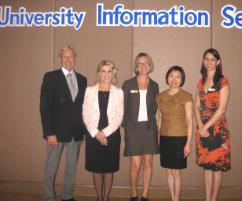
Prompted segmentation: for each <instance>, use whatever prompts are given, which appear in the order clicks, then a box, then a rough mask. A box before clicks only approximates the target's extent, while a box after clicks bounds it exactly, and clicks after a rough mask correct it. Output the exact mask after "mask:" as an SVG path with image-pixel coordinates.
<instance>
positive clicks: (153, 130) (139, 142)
mask: <svg viewBox="0 0 242 201" xmlns="http://www.w3.org/2000/svg"><path fill="white" fill-rule="evenodd" d="M124 131H125V135H124V136H125V139H124V141H125V147H124V156H140V155H145V154H157V153H159V145H158V133H157V127H156V125H154V124H149V123H148V122H136V123H135V124H131V123H128V124H127V125H126V126H125V127H124Z"/></svg>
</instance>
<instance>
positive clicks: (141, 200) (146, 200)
mask: <svg viewBox="0 0 242 201" xmlns="http://www.w3.org/2000/svg"><path fill="white" fill-rule="evenodd" d="M140 201H149V199H148V198H144V197H141V198H140Z"/></svg>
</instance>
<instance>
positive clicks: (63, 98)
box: [40, 69, 87, 142]
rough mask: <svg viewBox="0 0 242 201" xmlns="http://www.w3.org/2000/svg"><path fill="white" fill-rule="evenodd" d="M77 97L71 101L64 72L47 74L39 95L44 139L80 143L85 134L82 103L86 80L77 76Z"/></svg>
mask: <svg viewBox="0 0 242 201" xmlns="http://www.w3.org/2000/svg"><path fill="white" fill-rule="evenodd" d="M76 78H77V83H78V94H77V96H76V99H75V101H74V102H73V101H72V98H71V92H70V90H69V87H68V84H67V81H66V78H65V75H64V73H63V72H62V70H61V69H59V70H54V71H51V72H47V73H46V74H45V75H44V78H43V83H42V87H41V95H40V114H41V120H42V126H43V137H44V138H45V139H46V138H47V136H50V135H56V137H57V139H58V142H69V141H71V139H72V138H73V137H74V140H75V141H80V140H82V138H83V135H84V133H85V126H84V123H83V121H82V103H83V99H84V94H85V89H86V87H87V79H86V77H84V76H82V75H81V74H79V73H76Z"/></svg>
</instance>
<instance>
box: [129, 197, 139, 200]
mask: <svg viewBox="0 0 242 201" xmlns="http://www.w3.org/2000/svg"><path fill="white" fill-rule="evenodd" d="M129 200H130V201H138V197H130V199H129Z"/></svg>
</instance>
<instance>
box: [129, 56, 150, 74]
mask: <svg viewBox="0 0 242 201" xmlns="http://www.w3.org/2000/svg"><path fill="white" fill-rule="evenodd" d="M140 57H145V58H146V59H147V61H148V64H149V66H150V70H149V73H151V72H152V71H153V70H154V67H155V66H154V63H153V60H152V58H151V56H150V55H149V54H147V53H145V52H140V53H139V54H138V55H137V56H136V57H135V60H134V73H135V74H136V75H137V74H138V71H137V67H138V59H139V58H140Z"/></svg>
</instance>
